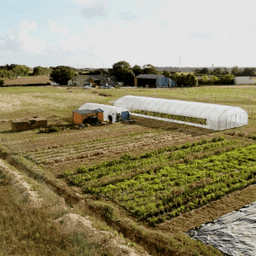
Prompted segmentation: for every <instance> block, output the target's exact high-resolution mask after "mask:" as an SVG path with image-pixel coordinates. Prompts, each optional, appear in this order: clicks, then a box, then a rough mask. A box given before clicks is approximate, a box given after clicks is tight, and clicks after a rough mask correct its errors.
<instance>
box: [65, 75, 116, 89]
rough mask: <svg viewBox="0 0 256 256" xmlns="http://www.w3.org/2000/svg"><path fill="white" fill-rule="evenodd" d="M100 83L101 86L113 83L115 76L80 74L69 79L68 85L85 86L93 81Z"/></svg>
mask: <svg viewBox="0 0 256 256" xmlns="http://www.w3.org/2000/svg"><path fill="white" fill-rule="evenodd" d="M92 81H93V83H95V84H98V85H100V86H105V85H106V84H108V85H112V84H114V83H115V78H114V77H112V76H104V75H79V76H76V77H74V78H72V79H70V80H69V81H68V85H70V86H79V87H83V86H86V85H90V84H91V83H92Z"/></svg>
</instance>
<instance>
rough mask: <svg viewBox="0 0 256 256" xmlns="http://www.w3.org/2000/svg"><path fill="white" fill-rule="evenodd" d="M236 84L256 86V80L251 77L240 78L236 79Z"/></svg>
mask: <svg viewBox="0 0 256 256" xmlns="http://www.w3.org/2000/svg"><path fill="white" fill-rule="evenodd" d="M234 83H235V84H254V79H253V78H252V77H249V76H238V77H235V78H234Z"/></svg>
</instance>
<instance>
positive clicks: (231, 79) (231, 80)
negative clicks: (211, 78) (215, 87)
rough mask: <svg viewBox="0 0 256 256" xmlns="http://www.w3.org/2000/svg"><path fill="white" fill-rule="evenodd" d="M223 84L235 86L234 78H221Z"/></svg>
mask: <svg viewBox="0 0 256 256" xmlns="http://www.w3.org/2000/svg"><path fill="white" fill-rule="evenodd" d="M221 84H234V76H233V75H232V74H228V75H225V76H224V77H222V78H221Z"/></svg>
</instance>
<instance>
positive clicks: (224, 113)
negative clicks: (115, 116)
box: [114, 95, 248, 131]
mask: <svg viewBox="0 0 256 256" xmlns="http://www.w3.org/2000/svg"><path fill="white" fill-rule="evenodd" d="M114 105H115V106H116V107H122V108H125V109H128V110H129V111H133V112H137V113H132V112H131V115H134V116H142V117H146V118H152V119H158V120H159V119H160V120H163V121H168V122H175V123H182V124H187V125H192V126H197V127H202V128H207V129H211V130H216V131H219V130H225V129H231V128H235V127H239V126H244V125H247V124H248V115H247V112H246V111H245V110H243V109H242V108H240V107H234V106H226V105H218V104H211V103H201V102H189V101H181V100H170V99H161V98H151V97H141V96H132V95H126V96H124V97H121V98H119V99H118V100H117V101H115V103H114ZM140 111H141V112H143V111H144V112H146V114H140ZM157 113H160V116H161V115H162V117H164V118H161V117H158V116H156V115H155V114H157ZM152 114H153V115H152ZM165 117H168V118H165ZM198 121H199V122H198Z"/></svg>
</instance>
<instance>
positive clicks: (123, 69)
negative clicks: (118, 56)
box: [109, 61, 133, 83]
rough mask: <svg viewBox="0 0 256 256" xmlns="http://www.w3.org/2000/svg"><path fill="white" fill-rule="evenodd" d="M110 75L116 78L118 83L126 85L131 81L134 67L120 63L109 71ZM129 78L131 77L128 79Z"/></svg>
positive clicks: (124, 62) (123, 62)
mask: <svg viewBox="0 0 256 256" xmlns="http://www.w3.org/2000/svg"><path fill="white" fill-rule="evenodd" d="M109 73H110V75H113V76H115V77H116V79H117V81H118V82H123V83H126V82H127V81H128V80H130V79H131V74H128V73H132V74H133V72H132V67H131V66H130V64H129V63H128V62H126V61H119V62H117V63H115V64H114V65H113V68H112V69H111V70H110V71H109ZM128 77H130V78H129V79H128Z"/></svg>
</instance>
